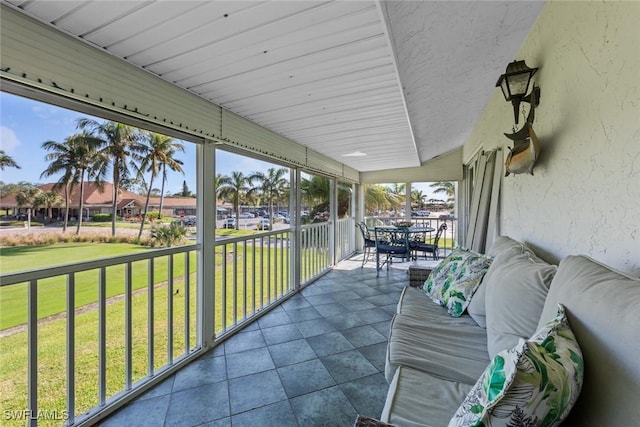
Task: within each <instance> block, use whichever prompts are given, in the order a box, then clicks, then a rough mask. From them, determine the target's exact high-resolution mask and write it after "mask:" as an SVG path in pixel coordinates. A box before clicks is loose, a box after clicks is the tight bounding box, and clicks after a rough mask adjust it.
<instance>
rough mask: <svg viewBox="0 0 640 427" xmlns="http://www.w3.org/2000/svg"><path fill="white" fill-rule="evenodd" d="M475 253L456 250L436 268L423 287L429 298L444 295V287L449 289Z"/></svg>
mask: <svg viewBox="0 0 640 427" xmlns="http://www.w3.org/2000/svg"><path fill="white" fill-rule="evenodd" d="M473 254H474V253H473V252H471V251H469V250H466V249H454V250H453V252H451V254H450V255H449V256H448V257H446V258H445V259H444V260H442V262H440V264H438V265H437V266H436V268H434V269H433V270H432V271H431V273H430V274H429V277H427V280H426V281H425V282H424V285H423V286H422V290H423V291H424V293H425V294H427V296H428V297H429V298H432V299H433V298H434V296H436V297H437V298H439V297H440V295H441V294H442V288H443V287H445V286H446V287H449V286H450V285H451V282H452V281H453V280H454V279H455V278H456V276H457V275H458V274H459V273H460V271H461V269H462V265H463V264H464V261H465V260H466V259H467V258H469V257H470V256H472V255H473Z"/></svg>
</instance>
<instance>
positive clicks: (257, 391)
mask: <svg viewBox="0 0 640 427" xmlns="http://www.w3.org/2000/svg"><path fill="white" fill-rule="evenodd" d="M407 283H408V278H407V274H406V272H404V271H394V270H390V271H389V272H388V273H386V272H382V273H381V274H380V277H379V278H376V273H375V269H374V268H372V264H371V263H369V264H367V268H364V269H362V268H360V262H359V261H357V258H356V259H355V260H349V261H344V262H342V263H340V264H339V265H338V266H337V267H336V268H335V269H334V270H333V271H331V272H330V273H328V274H327V275H325V276H323V277H322V278H321V279H320V280H318V281H316V282H315V283H313V284H312V285H310V286H308V287H307V288H305V289H304V290H303V291H302V292H301V293H300V294H298V295H296V296H294V297H292V298H290V299H289V300H288V301H286V302H285V303H284V304H282V305H281V306H279V307H277V308H276V309H274V310H272V311H271V312H270V313H268V314H267V315H265V316H263V317H262V318H261V319H259V320H258V321H257V322H253V323H252V324H250V325H249V326H247V327H246V328H244V329H243V331H241V332H240V333H238V334H236V335H235V336H233V337H231V338H230V339H228V340H226V341H225V342H224V343H223V344H220V345H219V346H217V347H216V348H215V349H213V350H211V351H209V352H208V353H206V354H205V355H203V356H202V357H200V358H199V359H198V360H196V361H194V362H192V363H191V364H189V365H188V366H187V367H185V368H183V369H182V370H180V371H179V372H177V373H176V374H174V375H173V376H171V377H170V378H168V379H167V380H165V381H164V382H162V383H161V384H160V385H158V386H156V387H155V388H153V389H152V390H150V391H148V392H147V393H145V394H144V395H142V396H140V397H139V398H138V399H136V400H134V401H133V402H131V403H130V404H128V405H127V406H125V407H124V408H122V409H121V410H119V411H118V412H116V413H115V414H113V415H112V416H111V417H109V418H108V419H106V420H105V421H104V422H102V425H103V426H109V427H110V426H122V425H136V426H153V427H155V426H162V425H165V426H196V425H203V426H216V427H222V426H234V427H238V426H271V425H277V426H305V427H309V426H323V427H325V426H351V425H353V422H354V420H355V418H356V415H357V414H363V415H368V416H371V417H374V418H378V417H379V416H380V413H381V412H382V408H383V406H384V401H385V397H386V393H387V388H388V384H387V382H386V380H385V378H384V374H383V372H384V359H385V354H386V345H387V334H388V330H389V322H390V320H391V317H392V315H393V313H394V312H395V310H396V303H397V301H398V298H399V296H400V292H401V291H402V288H403V287H404V286H406V285H407Z"/></svg>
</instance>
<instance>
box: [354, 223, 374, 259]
mask: <svg viewBox="0 0 640 427" xmlns="http://www.w3.org/2000/svg"><path fill="white" fill-rule="evenodd" d="M356 227H358V228H359V229H360V233H361V234H362V239H363V240H364V247H363V248H362V265H361V266H360V267H361V268H362V267H364V264H365V263H366V262H367V261H369V257H371V255H373V254H372V251H373V250H375V248H376V241H375V240H373V239H372V238H371V233H369V229H368V228H367V225H366V224H365V223H364V221H363V222H358V223H357V224H356Z"/></svg>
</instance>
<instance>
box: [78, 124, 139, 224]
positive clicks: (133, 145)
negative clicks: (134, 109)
mask: <svg viewBox="0 0 640 427" xmlns="http://www.w3.org/2000/svg"><path fill="white" fill-rule="evenodd" d="M77 127H78V129H82V130H87V131H89V132H90V133H91V134H92V135H93V136H95V137H97V138H100V139H101V146H100V150H99V151H100V153H99V156H100V159H99V164H98V168H97V170H96V174H97V176H98V177H100V178H101V177H104V176H105V175H106V173H107V171H108V169H109V168H110V169H111V173H112V179H113V203H112V214H111V235H112V236H115V235H116V217H117V215H118V196H119V194H120V184H121V182H122V180H125V179H128V178H129V176H130V175H131V169H130V167H134V166H135V164H136V162H137V161H138V160H139V159H140V157H141V155H142V154H144V152H145V148H144V145H143V144H141V143H140V142H139V139H140V136H139V133H138V132H137V130H136V129H135V128H133V127H131V126H127V125H124V124H122V123H116V122H112V121H108V122H98V121H96V120H93V119H87V118H83V119H79V120H78V121H77Z"/></svg>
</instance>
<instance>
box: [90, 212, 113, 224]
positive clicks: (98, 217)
mask: <svg viewBox="0 0 640 427" xmlns="http://www.w3.org/2000/svg"><path fill="white" fill-rule="evenodd" d="M91 221H93V222H109V221H111V214H110V213H99V214H95V215H94V216H92V217H91Z"/></svg>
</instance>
